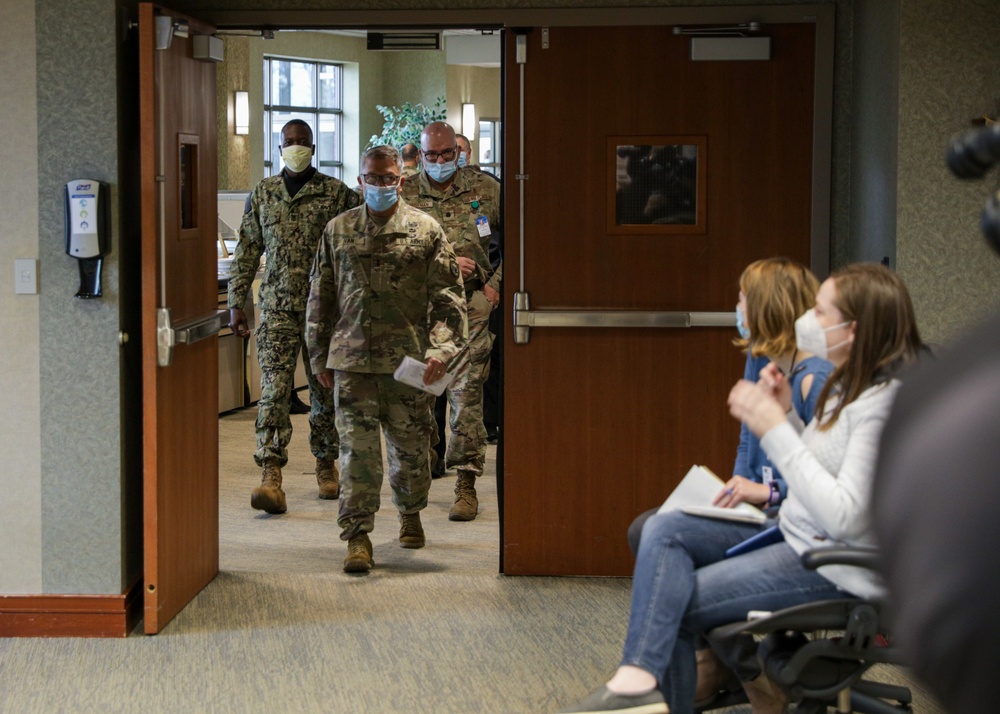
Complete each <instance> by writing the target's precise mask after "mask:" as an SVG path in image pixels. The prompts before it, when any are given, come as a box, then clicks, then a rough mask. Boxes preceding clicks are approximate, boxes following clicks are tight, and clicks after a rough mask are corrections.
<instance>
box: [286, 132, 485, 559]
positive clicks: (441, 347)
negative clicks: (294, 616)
mask: <svg viewBox="0 0 1000 714" xmlns="http://www.w3.org/2000/svg"><path fill="white" fill-rule="evenodd" d="M361 166H362V169H361V170H362V175H361V176H359V177H358V180H359V183H360V185H361V186H363V188H364V194H365V204H366V205H365V206H359V207H358V208H355V209H353V210H350V211H347V212H346V213H343V214H341V215H340V216H338V217H337V218H335V219H334V220H332V221H331V222H330V223H329V224H328V225H327V227H326V230H325V231H324V233H323V240H322V242H321V243H320V246H319V250H318V252H317V253H316V260H315V263H314V264H313V270H312V278H311V286H310V291H309V303H308V306H307V308H306V343H307V345H308V347H309V358H310V361H311V363H312V368H313V370H314V372H315V373H316V375H317V377H318V378H319V380H320V381H321V382H322V383H323V384H324V385H327V386H330V387H332V388H333V392H334V400H335V403H336V405H337V430H338V432H339V433H340V473H341V478H342V487H343V493H342V495H341V499H340V517H339V518H338V520H337V523H338V525H340V527H341V529H342V531H341V534H340V537H341V539H342V540H346V541H348V549H347V551H348V552H347V558H346V559H345V560H344V570H345V571H346V572H367V571H368V570H370V569H371V567H372V565H373V564H374V563H373V558H372V546H371V540H370V539H369V537H368V533H370V532H371V530H372V529H373V528H374V525H375V512H376V511H377V510H378V509H379V491H380V489H381V486H382V451H381V446H380V442H379V426H380V425H381V428H382V431H383V433H384V435H385V441H386V452H387V454H388V457H389V484H390V486H391V487H392V493H393V496H392V500H393V503H394V504H395V506H396V509H397V510H398V511H399V514H400V517H399V518H400V529H399V543H400V545H401V546H403V547H404V548H420V547H422V546H423V545H424V543H425V539H424V531H423V527H422V526H421V523H420V511H421V510H422V509H423V508H424V507H425V506H426V505H427V493H428V491H429V490H430V485H431V474H430V465H429V463H428V452H429V450H430V435H431V430H432V424H433V421H432V418H431V403H432V401H433V399H434V397H433V395H431V394H429V393H427V392H424V391H421V390H418V389H416V388H414V387H410V386H407V385H405V384H403V383H401V382H397V381H396V380H395V379H394V377H393V372H394V371H395V370H396V368H397V367H398V366H399V364H400V362H401V361H402V360H403V358H404V357H407V356H409V357H412V358H413V359H415V360H417V361H418V362H421V363H424V367H423V375H422V376H423V382H424V383H425V384H431V383H433V382H436V381H437V380H438V379H440V378H441V377H443V376H444V374H445V369H446V366H447V365H448V362H449V361H450V360H451V359H452V358H453V357H455V355H457V354H458V353H459V352H460V351H461V349H462V348H463V347H464V345H465V340H466V334H467V332H466V330H467V327H466V317H465V300H464V295H463V288H462V278H461V274H460V271H459V267H458V261H457V260H456V258H455V253H454V251H453V250H452V248H451V244H450V243H449V242H448V240H447V238H445V235H444V232H443V231H442V230H441V227H440V226H439V225H438V224H437V222H436V221H434V220H433V219H432V218H430V217H428V216H427V215H426V214H424V213H422V212H420V211H417V210H416V209H414V208H411V207H410V206H407V205H406V204H405V203H403V202H402V201H400V200H399V195H400V191H401V186H402V184H403V182H404V180H403V179H402V178H401V167H400V158H399V152H398V151H396V150H395V149H393V148H392V147H389V146H379V147H375V148H373V149H369V150H368V151H367V152H365V155H364V156H363V157H362V161H361Z"/></svg>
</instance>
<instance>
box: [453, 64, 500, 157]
mask: <svg viewBox="0 0 1000 714" xmlns="http://www.w3.org/2000/svg"><path fill="white" fill-rule="evenodd" d="M469 102H471V103H473V104H475V105H476V127H477V128H476V131H477V134H476V138H475V141H473V142H472V161H473V163H475V161H476V159H477V157H478V156H479V134H478V126H479V125H478V122H479V119H480V118H485V119H499V118H500V69H499V68H496V69H494V68H491V67H465V66H459V65H449V66H448V123H449V124H451V125H452V126H453V127H455V130H456V131H459V132H461V133H462V134H468V133H469V132H468V129H467V128H465V127H463V126H462V104H466V103H469Z"/></svg>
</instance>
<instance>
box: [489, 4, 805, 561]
mask: <svg viewBox="0 0 1000 714" xmlns="http://www.w3.org/2000/svg"><path fill="white" fill-rule="evenodd" d="M624 21H627V20H624ZM673 29H674V28H673V27H662V26H636V27H628V26H619V27H614V26H611V27H608V26H599V27H596V26H595V27H551V28H533V29H532V30H531V31H530V32H528V33H527V35H526V36H524V37H521V38H518V37H517V34H518V31H515V32H511V33H510V34H509V37H508V38H507V43H508V44H507V53H506V56H507V58H508V61H507V65H506V66H507V71H506V77H505V82H506V97H507V120H506V125H505V126H506V129H507V131H506V135H505V136H506V141H507V144H506V147H507V153H506V155H505V167H506V171H505V176H506V177H507V180H506V181H505V216H504V218H505V220H504V226H505V235H506V246H507V250H506V252H505V255H504V276H505V281H504V282H505V287H504V290H505V299H506V300H507V303H506V304H508V305H509V304H510V301H511V300H512V299H513V298H514V297H515V293H517V295H516V298H517V300H516V302H515V306H514V320H512V321H510V322H508V323H507V327H506V334H505V342H504V346H505V350H504V376H505V384H504V404H505V413H506V419H505V423H504V427H503V434H504V443H503V449H504V514H505V521H504V532H503V548H504V560H503V562H504V572H505V573H508V574H554V575H627V574H630V573H631V571H632V565H633V562H634V561H633V559H632V557H631V555H630V554H629V551H628V547H627V543H626V537H625V535H626V529H627V527H628V524H629V523H630V521H631V519H632V518H634V517H635V516H636V515H638V514H639V513H640V512H642V511H644V510H646V509H649V508H652V507H654V506H656V505H658V504H659V503H662V501H663V500H664V499H665V498H666V496H667V495H668V494H669V493H670V491H671V490H672V489H673V487H674V486H675V485H676V484H677V482H678V481H679V480H680V479H681V477H682V476H683V475H684V474H685V473H686V472H687V470H688V468H689V467H690V466H691V465H692V464H704V465H707V466H709V467H710V468H712V469H713V470H715V471H716V472H717V473H718V474H719V475H720V476H723V477H726V476H728V475H729V474H731V473H732V471H731V469H732V465H733V460H734V457H735V454H736V446H737V442H738V438H739V424H738V423H736V422H735V421H733V420H732V419H731V418H730V416H729V414H728V410H727V408H726V397H727V395H728V392H729V389H730V388H731V386H732V385H733V384H734V383H735V381H736V380H737V379H738V378H739V377H741V376H742V373H743V356H742V355H741V354H740V353H739V352H738V350H737V349H736V348H735V347H733V345H732V340H733V338H735V337H736V336H737V333H736V329H735V316H734V306H735V304H736V301H737V293H738V290H739V288H738V285H737V280H738V278H739V276H740V273H741V272H742V270H743V268H744V267H745V266H746V265H747V264H749V263H750V262H751V261H753V260H756V259H758V258H764V257H768V256H774V255H786V256H789V257H791V258H794V259H795V260H798V261H800V262H802V263H803V264H806V265H809V263H810V239H811V233H812V225H813V219H814V214H813V198H814V195H813V155H814V145H813V126H814V124H813V116H814V98H815V96H814V73H815V71H816V70H815V66H816V65H815V62H814V57H815V54H814V53H815V36H816V34H815V32H816V28H815V25H814V24H811V23H808V22H802V23H800V24H794V23H791V24H773V25H767V26H765V27H764V28H763V29H762V30H761V31H760V32H759V33H757V36H766V37H769V38H770V57H769V59H754V60H749V59H718V58H717V59H714V60H712V61H694V60H693V59H692V51H693V50H692V44H691V43H692V38H691V37H690V36H686V35H677V34H674V32H673ZM731 39H740V38H731ZM519 43H523V45H522V46H520V47H519V46H518V44H519ZM736 44H737V45H738V46H739V47H738V48H737V49H738V51H740V52H742V51H743V49H745V48H744V47H743V46H742V45H740V43H736ZM749 44H751V45H754V44H755V45H756V46H757V48H758V49H759V48H760V46H761V45H762V44H766V43H759V42H758V43H749ZM709 45H710V48H716V49H718V48H722V47H724V46H725V45H726V43H725V42H723V43H709ZM747 48H748V47H747ZM713 51H716V50H713ZM522 72H523V74H522ZM522 77H523V79H522ZM522 90H523V110H522V107H521V104H522V100H521V96H522V94H521V93H522ZM519 116H523V134H522V132H521V128H522V127H521V126H519V124H520V120H519V119H518V117H519ZM522 136H523V137H524V139H523V157H524V164H523V166H522V165H521V156H522V153H521V151H522V141H521V137H522ZM518 174H520V175H521V176H523V177H524V178H523V181H518V180H514V179H513V177H515V175H518ZM519 183H523V191H524V196H523V202H522V199H521V197H520V196H519V189H520V187H519V186H518V184H519ZM522 206H523V211H524V213H523V220H524V224H523V225H524V231H523V241H524V248H523V260H522V257H521V253H520V250H519V249H518V244H519V238H520V237H521V236H520V231H519V229H518V226H519V221H520V219H521V217H522V216H521V213H520V211H521V209H522ZM522 271H523V272H522Z"/></svg>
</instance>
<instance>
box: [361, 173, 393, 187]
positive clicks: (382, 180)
mask: <svg viewBox="0 0 1000 714" xmlns="http://www.w3.org/2000/svg"><path fill="white" fill-rule="evenodd" d="M361 177H362V178H363V179H364V180H365V183H366V184H368V185H369V186H395V185H396V184H398V183H399V174H385V175H384V176H379V175H378V174H362V175H361Z"/></svg>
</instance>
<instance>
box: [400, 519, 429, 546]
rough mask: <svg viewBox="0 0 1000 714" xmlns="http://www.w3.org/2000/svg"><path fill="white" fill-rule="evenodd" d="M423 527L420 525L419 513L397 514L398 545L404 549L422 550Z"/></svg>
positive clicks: (423, 543) (425, 541) (424, 541)
mask: <svg viewBox="0 0 1000 714" xmlns="http://www.w3.org/2000/svg"><path fill="white" fill-rule="evenodd" d="M426 543H427V539H426V538H424V527H423V526H422V525H420V513H419V512H418V513H400V514H399V544H400V545H401V546H402V547H404V548H423V547H424V545H426Z"/></svg>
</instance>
